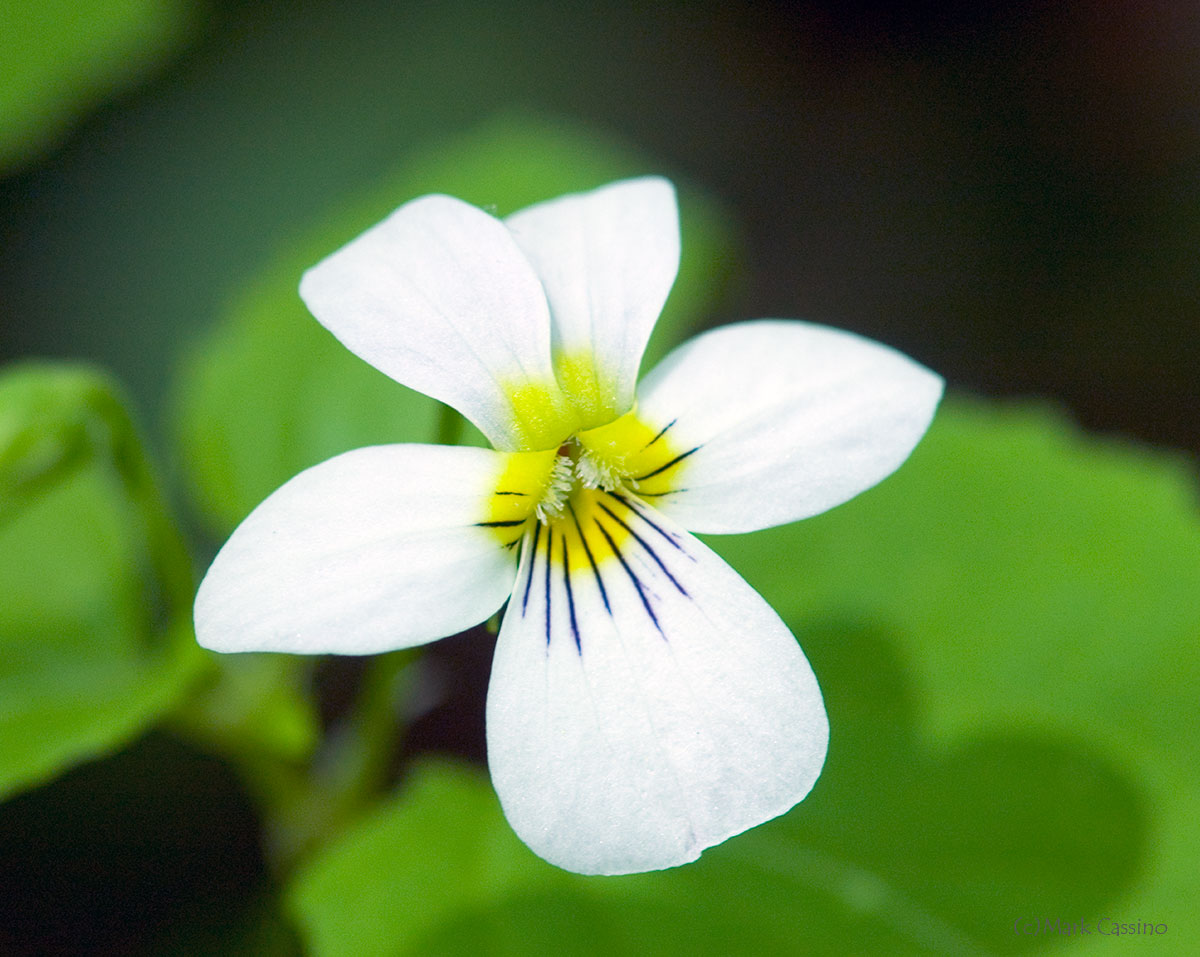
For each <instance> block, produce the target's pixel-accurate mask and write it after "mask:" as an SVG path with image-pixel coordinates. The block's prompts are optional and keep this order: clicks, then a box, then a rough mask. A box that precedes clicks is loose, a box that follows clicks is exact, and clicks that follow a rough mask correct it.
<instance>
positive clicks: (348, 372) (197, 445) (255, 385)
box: [174, 118, 733, 533]
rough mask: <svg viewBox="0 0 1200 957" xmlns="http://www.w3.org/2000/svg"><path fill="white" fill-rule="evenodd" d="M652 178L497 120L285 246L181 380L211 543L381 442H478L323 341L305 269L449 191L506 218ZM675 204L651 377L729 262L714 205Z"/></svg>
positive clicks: (183, 415)
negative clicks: (617, 182) (277, 498)
mask: <svg viewBox="0 0 1200 957" xmlns="http://www.w3.org/2000/svg"><path fill="white" fill-rule="evenodd" d="M649 170H650V167H649V166H648V164H647V162H646V161H645V160H644V159H640V158H638V157H636V156H635V155H634V154H633V153H632V152H631V151H629V150H625V149H623V148H621V147H619V146H616V145H614V144H613V143H611V142H610V141H608V140H606V139H604V138H602V137H600V136H598V135H597V134H594V133H591V132H587V131H583V130H580V129H577V128H573V127H570V126H568V125H564V124H562V123H551V122H548V121H539V120H533V119H528V118H502V119H499V120H496V121H494V122H493V123H490V124H488V125H487V126H485V127H483V128H481V129H478V130H476V131H474V132H472V133H470V134H468V135H465V136H461V137H458V138H456V139H452V140H449V141H443V142H439V143H437V144H434V145H432V146H429V147H426V148H425V149H422V150H419V151H416V152H414V154H413V155H411V156H410V157H409V158H408V160H407V162H405V163H404V164H402V165H401V167H400V168H399V169H398V170H397V172H396V173H395V174H394V175H393V176H391V177H389V178H388V179H387V180H386V181H385V182H383V183H381V184H380V185H379V187H378V188H377V189H376V190H374V191H372V193H371V194H370V195H368V196H365V197H359V198H357V199H356V200H354V201H352V202H350V203H348V204H343V205H340V206H339V207H338V209H337V211H336V212H335V213H334V214H332V215H331V216H330V218H329V220H328V221H327V222H325V223H323V224H320V225H319V226H317V227H316V228H314V229H313V230H312V232H311V234H310V235H309V236H307V237H305V238H304V239H302V240H300V241H298V242H295V243H292V244H290V245H289V246H288V247H287V248H286V249H285V250H283V251H282V252H281V253H280V254H279V256H278V257H277V258H276V259H275V260H274V261H273V262H272V263H270V264H269V265H268V266H267V267H266V268H265V269H264V270H263V273H262V276H261V278H260V279H259V281H257V282H256V283H255V284H254V285H253V286H252V287H251V288H250V289H248V290H246V291H244V292H243V293H242V294H241V295H239V296H238V297H236V298H235V299H234V301H233V302H232V304H231V306H230V308H229V309H228V311H227V313H226V314H225V316H224V317H223V319H222V321H221V323H220V324H219V325H218V326H217V327H216V328H215V329H214V331H213V333H212V335H211V336H210V337H208V338H207V339H205V340H204V341H202V342H200V343H199V344H198V346H197V348H196V350H195V351H194V352H193V353H192V354H191V355H190V357H189V359H188V361H187V362H186V364H185V367H184V370H183V375H182V377H181V379H180V383H179V390H178V392H177V395H176V399H175V402H174V405H175V408H176V410H177V415H176V421H177V428H176V435H177V438H178V443H179V448H180V454H181V458H182V460H183V462H184V465H185V468H186V473H187V477H188V481H189V484H190V486H191V490H192V492H193V493H194V496H195V498H196V500H197V502H198V504H199V507H200V510H201V512H202V513H203V515H204V516H205V518H206V519H207V520H208V522H209V524H210V525H211V526H212V528H213V529H214V531H216V532H219V533H226V532H228V531H229V530H230V529H231V528H232V527H233V526H234V525H236V524H237V522H239V521H240V520H241V519H242V518H244V517H245V515H246V514H247V513H248V512H249V511H250V510H251V509H252V508H253V507H254V506H255V505H257V504H258V503H259V502H260V501H262V500H263V499H264V498H265V497H266V496H267V495H268V494H269V493H270V492H272V491H273V490H274V489H275V488H277V487H278V486H279V485H281V484H282V483H283V482H285V481H286V480H287V479H289V478H291V477H292V476H293V475H295V474H296V473H297V472H299V471H301V470H302V469H304V468H307V467H309V466H311V465H315V464H317V463H318V462H320V461H323V460H324V459H327V458H329V457H330V456H332V455H335V454H337V453H339V452H344V451H347V450H348V449H352V448H357V447H360V446H364V445H372V444H380V443H389V442H430V441H441V442H457V441H470V442H474V443H476V444H480V443H482V441H483V440H482V438H481V437H480V436H479V435H478V433H476V432H475V430H474V429H473V428H471V427H469V426H465V425H463V424H461V423H460V420H459V418H458V416H457V415H456V414H454V413H452V412H449V410H446V409H444V408H443V407H442V406H440V405H439V404H438V403H437V402H435V401H433V400H432V399H429V398H427V397H425V396H423V395H420V394H418V393H415V392H412V391H410V390H408V389H405V388H404V387H402V386H399V385H397V384H396V383H394V382H392V381H391V380H390V379H388V378H386V377H385V376H384V375H383V374H381V373H379V372H377V371H375V370H374V369H373V368H371V367H370V366H369V365H367V363H365V362H363V361H362V360H361V359H359V358H357V357H356V356H354V355H353V354H352V353H350V352H349V350H347V349H346V348H345V347H343V346H342V345H341V344H340V343H338V342H337V341H336V340H335V339H334V338H333V337H332V336H331V335H330V334H329V333H327V332H326V331H325V330H324V329H323V328H322V327H321V326H320V325H319V324H318V323H317V322H316V320H315V319H313V318H312V317H311V316H310V315H309V314H308V312H307V310H306V309H305V308H304V305H303V304H302V303H301V301H300V298H299V295H298V294H297V291H296V290H297V285H298V283H299V279H300V275H301V273H303V271H304V270H305V269H306V268H308V267H309V266H311V265H313V264H314V263H316V262H317V261H318V260H320V259H321V258H323V257H324V256H326V255H328V254H329V253H331V252H332V251H334V250H335V249H337V248H338V247H340V246H341V245H343V244H344V243H346V242H347V241H349V240H350V239H352V238H353V237H354V236H356V235H357V234H358V233H360V232H362V231H363V230H365V229H366V228H367V227H369V226H371V225H372V224H374V223H376V222H378V221H379V220H380V219H382V218H384V217H385V216H386V215H387V214H388V213H390V212H391V211H392V210H393V209H395V208H396V207H397V206H399V205H401V204H402V203H404V202H405V201H407V200H409V199H412V198H414V197H416V196H419V195H422V194H424V193H430V192H443V193H449V194H451V195H455V196H459V197H462V198H463V199H465V200H467V201H469V202H472V203H476V204H478V205H480V206H483V207H485V208H489V209H493V210H495V211H496V212H497V213H499V214H501V215H502V214H505V213H508V212H511V211H513V210H516V209H519V208H521V207H522V206H525V205H528V204H530V203H533V202H536V201H538V200H541V199H546V198H549V197H553V196H557V195H559V194H561V193H564V192H570V191H572V190H581V189H588V188H591V187H594V186H598V185H601V184H602V183H605V182H608V181H609V180H612V179H617V178H620V177H622V176H628V175H635V174H639V173H644V172H647V171H649ZM681 206H682V220H683V226H682V228H683V231H684V233H683V234H684V258H683V264H682V265H681V268H680V275H679V279H678V280H677V282H676V285H675V289H674V291H673V293H672V295H671V299H670V301H669V302H668V304H667V308H666V310H665V311H664V314H663V317H662V319H661V320H660V323H659V328H658V330H657V332H656V334H655V336H654V340H653V341H652V343H651V345H650V349H649V351H648V353H647V361H646V367H647V368H648V366H649V363H650V362H652V361H654V360H655V359H656V358H657V357H658V356H660V355H661V354H662V353H663V352H664V351H665V350H666V349H667V348H669V347H670V346H673V345H675V344H677V343H678V342H679V341H681V340H682V339H683V338H684V337H685V336H686V334H687V332H688V331H689V330H690V329H692V328H693V327H694V324H695V323H696V321H697V319H698V318H699V317H700V315H701V314H702V311H703V310H704V309H706V308H709V307H710V306H711V305H712V303H713V302H714V301H716V300H718V299H719V293H720V290H721V288H722V286H723V285H724V284H725V282H726V281H727V279H728V276H729V272H730V268H729V266H728V265H727V264H728V263H730V262H732V261H733V257H732V256H731V255H730V254H729V250H730V248H731V243H732V240H731V239H730V233H729V230H728V228H727V227H726V226H725V223H724V219H723V217H722V216H721V214H720V213H719V212H718V211H717V209H716V207H715V206H714V205H713V204H712V203H711V202H709V201H707V200H705V199H704V198H703V197H701V196H699V195H698V194H696V193H695V192H694V191H692V190H689V189H686V188H685V189H683V190H682V191H681Z"/></svg>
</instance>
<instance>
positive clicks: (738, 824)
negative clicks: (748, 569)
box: [487, 493, 828, 874]
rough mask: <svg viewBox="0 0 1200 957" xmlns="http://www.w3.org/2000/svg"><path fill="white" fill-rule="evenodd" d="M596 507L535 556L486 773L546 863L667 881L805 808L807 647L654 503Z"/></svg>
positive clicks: (814, 767)
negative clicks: (713, 850) (667, 874)
mask: <svg viewBox="0 0 1200 957" xmlns="http://www.w3.org/2000/svg"><path fill="white" fill-rule="evenodd" d="M590 494H594V501H595V504H594V506H592V507H588V508H583V509H581V508H579V503H578V501H576V502H575V503H574V504H575V514H576V515H577V517H578V520H579V523H578V525H577V526H575V525H574V523H573V522H572V523H570V524H567V523H562V524H559V525H558V527H557V528H556V527H554V526H551V528H550V529H549V530H547V529H546V528H543V527H540V526H539V527H538V528H537V529H536V531H535V534H536V539H537V540H536V543H535V542H533V541H527V543H526V547H525V548H524V550H523V556H522V564H521V570H520V572H519V573H518V576H517V583H516V587H515V590H514V593H513V597H512V599H511V601H510V603H509V606H508V610H507V611H506V613H505V618H504V624H503V626H502V627H501V630H500V638H499V642H498V644H497V647H496V656H495V661H494V664H493V670H492V678H491V687H490V689H489V692H488V704H487V735H488V761H489V764H490V766H491V773H492V780H493V782H494V784H495V787H496V792H497V794H498V795H499V797H500V802H501V804H502V805H503V807H504V812H505V815H506V816H507V817H508V820H509V822H510V823H511V824H512V827H513V829H514V830H515V831H516V832H517V834H518V835H519V836H520V837H521V839H522V840H523V841H525V843H526V844H528V845H529V847H530V848H532V849H533V850H534V851H535V852H536V853H537V854H539V855H540V856H542V857H543V858H545V859H546V860H548V861H550V862H551V863H553V864H557V865H558V866H560V867H563V868H565V869H567V870H572V871H577V872H580V873H585V874H622V873H632V872H636V871H646V870H657V869H660V868H665V867H672V866H674V865H677V864H683V863H685V862H687V861H691V860H695V859H696V858H697V857H698V856H699V854H700V852H701V851H702V850H704V848H706V847H710V846H712V845H714V844H718V843H720V842H721V841H724V840H725V839H727V838H729V837H731V836H733V835H734V834H738V833H740V832H741V831H744V830H746V829H747V828H751V827H754V826H755V825H757V824H761V823H762V822H764V821H767V820H769V819H771V818H773V817H776V816H777V815H779V814H782V813H783V812H784V811H787V810H788V809H789V808H791V807H792V806H793V805H794V804H795V803H796V802H798V801H800V800H801V799H802V798H803V797H804V796H805V795H806V794H807V793H808V792H809V790H810V789H811V788H812V786H813V783H814V782H815V781H816V778H817V775H818V774H819V773H820V770H821V766H822V764H823V762H824V759H825V750H826V744H827V741H828V723H827V720H826V716H825V709H824V705H823V703H822V701H821V693H820V690H819V688H818V687H817V682H816V679H815V677H814V676H813V673H812V670H811V668H810V667H809V665H808V662H807V661H806V660H805V658H804V655H803V653H802V652H801V651H800V648H799V646H798V645H797V644H796V640H795V639H794V638H793V637H792V635H791V633H790V632H789V631H788V629H787V628H786V626H785V625H784V624H783V622H782V621H780V619H779V616H778V615H776V614H775V612H774V611H772V610H771V608H770V607H769V606H768V605H767V603H766V602H765V601H763V599H762V598H761V597H759V595H758V594H757V593H756V592H755V591H754V590H753V589H752V588H751V587H750V586H749V585H748V584H747V583H746V582H745V581H744V580H743V579H742V578H741V577H740V576H739V575H738V574H737V573H736V572H735V571H734V570H733V569H731V568H730V567H729V566H728V565H726V564H725V563H724V562H723V561H722V560H721V559H720V558H718V557H717V556H716V555H715V554H714V553H713V552H711V551H710V550H709V549H708V548H706V547H705V546H704V545H702V544H701V543H700V542H699V541H697V540H696V539H695V538H693V537H692V536H690V535H688V534H687V533H686V532H683V531H682V530H680V529H678V528H677V527H676V526H675V525H674V524H673V523H671V522H670V521H669V520H668V519H665V518H664V517H663V516H661V515H658V514H657V513H655V512H654V511H653V510H652V509H649V508H648V507H647V506H645V505H644V504H642V503H640V502H637V501H636V500H632V499H627V498H624V497H616V496H611V495H608V494H607V493H590ZM581 512H582V514H579V513H581ZM576 528H577V529H579V530H581V531H582V536H580V534H579V533H578V532H577V531H575V530H574V529H576ZM535 544H536V547H533V546H534V545H535ZM584 545H586V548H585V547H584ZM564 556H565V561H564Z"/></svg>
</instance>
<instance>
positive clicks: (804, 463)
mask: <svg viewBox="0 0 1200 957" xmlns="http://www.w3.org/2000/svg"><path fill="white" fill-rule="evenodd" d="M942 386H943V383H942V380H941V378H940V377H938V376H937V375H935V374H934V373H932V372H930V371H929V370H928V369H926V368H924V367H923V366H920V365H918V364H917V363H916V362H913V361H912V360H911V359H909V358H908V357H907V356H904V355H902V354H901V353H899V352H897V351H896V350H894V349H891V348H888V347H887V346H884V345H881V344H880V343H877V342H872V341H871V340H869V339H864V338H862V337H861V336H857V335H854V334H853V333H849V332H843V331H841V330H838V329H831V328H829V327H827V326H819V325H814V324H812V323H807V322H799V321H794V320H759V321H756V322H739V323H734V324H733V325H728V326H722V327H720V328H717V329H714V330H712V331H711V332H707V333H704V334H703V335H700V336H697V337H696V338H694V339H691V340H689V341H688V342H685V343H684V344H683V345H682V346H680V347H679V348H678V349H676V350H675V351H674V352H672V353H671V354H670V355H668V356H667V357H666V358H665V359H664V360H663V361H662V362H660V363H659V364H658V365H657V366H656V367H655V368H654V369H653V371H651V372H650V374H649V375H647V376H646V378H645V380H644V381H643V383H642V385H641V386H640V388H639V405H638V415H639V417H640V418H642V419H644V420H645V421H646V422H647V423H648V424H649V425H650V426H652V427H654V428H656V429H657V428H661V429H663V430H664V432H665V435H664V438H663V440H662V441H660V442H659V443H658V445H657V446H656V447H655V448H656V449H657V450H659V451H661V453H662V454H663V455H664V456H665V455H667V454H668V448H669V449H670V450H672V451H673V453H674V454H675V455H677V456H678V459H677V460H676V461H677V462H678V467H677V468H675V469H674V470H672V471H671V473H670V475H669V477H668V476H666V475H660V474H657V473H654V472H651V473H650V474H651V475H652V476H656V481H657V482H658V483H659V484H660V485H661V486H662V487H659V486H658V485H656V486H654V487H650V486H647V487H646V488H644V489H643V490H642V494H644V495H647V496H650V497H651V498H652V501H653V502H654V505H655V506H656V507H657V508H660V509H662V511H664V512H666V513H668V514H669V515H671V516H672V517H673V518H674V519H675V520H676V521H678V522H679V523H680V524H682V525H683V526H685V527H686V528H689V529H691V530H692V531H695V532H748V531H754V530H755V529H759V528H768V527H770V526H772V525H781V524H783V523H785V522H794V521H796V520H798V519H801V518H808V517H809V516H811V515H816V514H818V513H820V512H824V511H826V510H827V509H830V508H833V507H834V506H835V505H840V504H841V503H842V502H845V501H847V500H849V499H851V498H853V497H854V496H855V495H857V494H858V493H859V492H862V491H865V490H866V489H868V488H870V487H871V486H872V485H875V484H876V483H877V482H879V481H881V480H882V479H884V478H886V477H887V476H888V475H890V474H891V473H892V472H893V471H895V470H896V469H897V468H898V467H899V466H900V465H901V463H903V462H904V460H905V459H906V458H908V456H909V454H910V453H911V452H912V450H913V448H914V447H915V446H916V444H917V442H918V441H920V439H921V436H922V435H924V434H925V431H926V429H928V428H929V423H930V421H931V420H932V418H933V413H934V410H935V409H936V408H937V404H938V401H939V400H940V399H941V396H942ZM668 461H670V460H669V459H668Z"/></svg>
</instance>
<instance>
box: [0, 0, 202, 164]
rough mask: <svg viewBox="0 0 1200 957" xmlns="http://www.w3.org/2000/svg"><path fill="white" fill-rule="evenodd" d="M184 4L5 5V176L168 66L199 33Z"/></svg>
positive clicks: (0, 131)
mask: <svg viewBox="0 0 1200 957" xmlns="http://www.w3.org/2000/svg"><path fill="white" fill-rule="evenodd" d="M194 18H195V6H194V4H192V3H189V2H186V0H5V2H4V4H3V6H0V63H3V64H4V67H3V69H0V174H3V173H5V172H8V171H9V170H11V169H12V168H14V167H16V166H17V165H18V164H19V163H21V162H23V161H26V160H28V159H29V158H30V157H31V156H33V155H34V154H36V153H37V152H39V151H40V150H43V149H46V148H47V147H48V146H50V145H51V144H52V143H53V141H54V140H56V139H57V138H58V137H60V136H62V135H63V134H64V133H65V132H66V131H67V129H68V128H69V127H70V125H71V123H72V122H73V121H74V120H76V119H77V118H78V117H79V116H81V115H82V114H83V113H84V111H86V110H87V109H89V108H91V107H93V106H95V105H97V104H98V103H99V102H100V100H101V99H102V98H103V97H105V96H108V95H109V94H111V93H112V92H113V91H114V90H117V89H120V88H121V87H123V86H126V85H127V84H129V83H130V82H131V81H132V80H134V79H136V78H138V77H140V76H142V75H144V74H145V73H146V72H147V71H148V70H149V69H150V68H152V67H153V66H155V65H156V64H158V63H160V62H162V61H163V59H164V58H165V57H166V55H167V53H168V52H169V51H171V50H172V49H175V48H176V47H177V46H178V45H179V43H180V42H181V41H182V40H184V39H185V38H186V37H187V36H188V34H189V33H190V32H191V31H192V29H193V27H194V22H193V21H194Z"/></svg>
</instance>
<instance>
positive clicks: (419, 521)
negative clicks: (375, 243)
mask: <svg viewBox="0 0 1200 957" xmlns="http://www.w3.org/2000/svg"><path fill="white" fill-rule="evenodd" d="M508 458H509V456H506V455H503V454H501V453H498V452H493V451H491V450H489V449H472V448H455V447H447V446H434V445H383V446H374V447H371V448H365V449H357V450H355V451H353V452H347V453H345V454H343V455H339V456H337V457H336V458H332V459H330V460H329V461H327V462H323V463H321V464H320V465H317V466H314V467H313V468H310V469H308V470H307V471H304V472H301V473H300V474H299V475H297V476H296V477H295V478H293V479H292V480H291V481H289V482H287V483H286V484H285V485H283V486H282V487H281V488H280V489H278V490H277V491H276V492H274V493H273V494H272V495H271V496H270V497H269V498H268V499H267V500H266V501H264V502H263V503H262V504H261V505H259V506H258V508H256V509H255V510H254V511H253V512H251V513H250V515H249V517H247V518H246V520H245V521H244V522H242V524H241V525H239V526H238V528H237V529H236V530H235V531H234V533H233V535H232V536H231V537H230V539H229V541H228V542H226V543H225V546H224V547H223V548H222V549H221V551H220V552H219V553H218V554H217V557H216V559H215V560H214V561H213V564H212V567H211V568H210V569H209V570H208V574H207V575H206V576H205V577H204V581H203V582H202V583H201V585H200V591H199V593H198V594H197V596H196V608H195V620H196V638H197V640H198V641H199V642H200V644H202V645H203V646H204V647H206V648H211V649H212V650H214V651H288V652H294V653H297V654H318V653H336V654H372V653H376V652H381V651H389V650H391V649H394V648H405V647H409V646H412V645H420V644H424V643H425V642H428V641H433V640H434V639H437V638H442V637H445V636H446V635H452V634H454V633H455V632H458V631H462V630H463V629H464V628H468V627H470V626H471V625H474V624H477V623H478V622H480V621H483V620H484V619H485V618H487V617H488V616H489V615H491V614H492V613H493V612H495V611H496V609H498V608H499V607H500V606H501V604H503V602H504V600H505V598H507V597H508V594H509V592H510V591H511V589H512V583H513V576H514V574H515V572H516V554H515V549H514V548H505V547H504V543H503V540H502V538H501V537H500V536H498V535H497V534H496V531H497V530H496V529H489V528H486V527H481V526H480V525H479V524H478V523H479V522H480V521H482V520H484V519H485V517H486V515H487V507H488V505H487V503H488V500H489V498H490V496H491V495H492V493H493V492H494V491H495V489H496V482H497V480H498V478H499V476H500V475H501V474H502V473H503V470H504V468H505V465H506V463H507V460H508Z"/></svg>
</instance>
